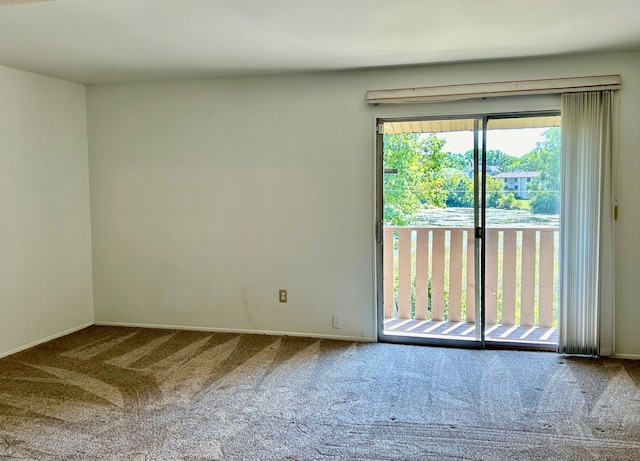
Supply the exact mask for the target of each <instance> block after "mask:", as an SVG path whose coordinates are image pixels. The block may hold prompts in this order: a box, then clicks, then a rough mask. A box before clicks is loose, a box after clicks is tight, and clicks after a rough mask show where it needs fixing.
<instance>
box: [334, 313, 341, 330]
mask: <svg viewBox="0 0 640 461" xmlns="http://www.w3.org/2000/svg"><path fill="white" fill-rule="evenodd" d="M333 328H342V317H340V316H339V315H334V316H333Z"/></svg>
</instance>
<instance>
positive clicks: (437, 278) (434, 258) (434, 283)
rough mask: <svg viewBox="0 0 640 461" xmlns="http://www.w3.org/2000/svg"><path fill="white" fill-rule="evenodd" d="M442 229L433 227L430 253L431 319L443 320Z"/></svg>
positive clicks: (443, 248) (443, 249) (443, 250)
mask: <svg viewBox="0 0 640 461" xmlns="http://www.w3.org/2000/svg"><path fill="white" fill-rule="evenodd" d="M444 233H445V230H444V229H438V228H435V229H433V248H432V253H431V320H444V252H445V246H444V237H445V236H444Z"/></svg>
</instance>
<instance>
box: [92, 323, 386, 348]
mask: <svg viewBox="0 0 640 461" xmlns="http://www.w3.org/2000/svg"><path fill="white" fill-rule="evenodd" d="M94 325H98V326H112V327H135V328H159V329H165V330H190V331H210V332H212V333H238V334H249V335H270V336H298V337H302V338H318V339H334V340H338V341H357V342H364V343H371V342H374V338H363V337H362V336H341V335H323V334H316V333H300V332H293V331H271V330H249V329H241V328H213V327H197V326H185V325H157V324H150V323H126V322H94Z"/></svg>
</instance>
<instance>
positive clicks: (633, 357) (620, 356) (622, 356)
mask: <svg viewBox="0 0 640 461" xmlns="http://www.w3.org/2000/svg"><path fill="white" fill-rule="evenodd" d="M613 357H614V358H616V359H626V360H640V355H639V354H616V355H614V356H613Z"/></svg>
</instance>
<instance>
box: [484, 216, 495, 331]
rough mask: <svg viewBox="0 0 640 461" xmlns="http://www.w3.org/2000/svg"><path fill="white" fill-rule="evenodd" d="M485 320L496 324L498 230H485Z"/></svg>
mask: <svg viewBox="0 0 640 461" xmlns="http://www.w3.org/2000/svg"><path fill="white" fill-rule="evenodd" d="M485 257H486V261H485V295H484V299H485V312H486V314H485V320H486V323H487V324H491V325H493V324H495V323H498V229H495V228H487V243H486V247H485Z"/></svg>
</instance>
